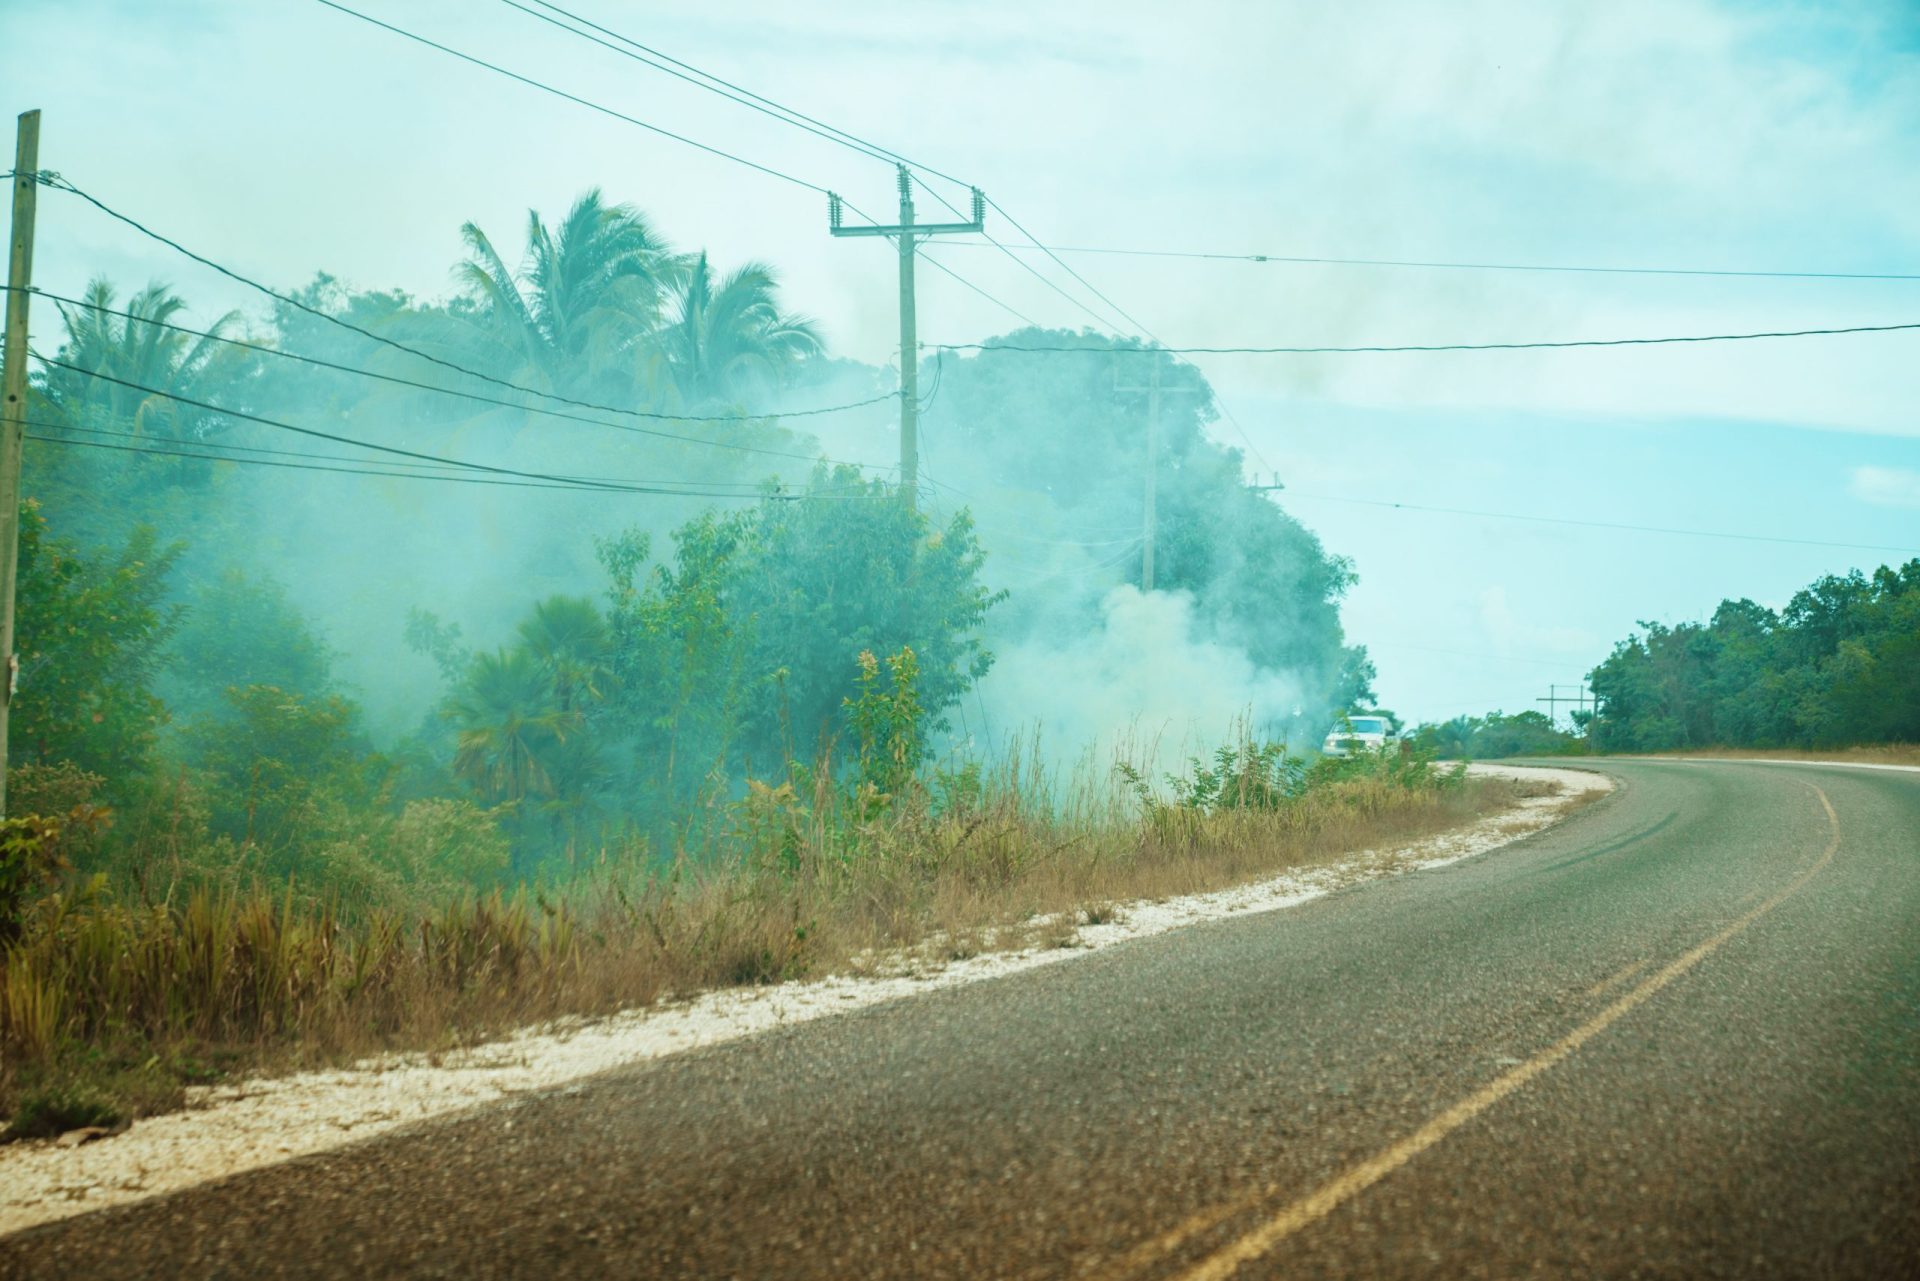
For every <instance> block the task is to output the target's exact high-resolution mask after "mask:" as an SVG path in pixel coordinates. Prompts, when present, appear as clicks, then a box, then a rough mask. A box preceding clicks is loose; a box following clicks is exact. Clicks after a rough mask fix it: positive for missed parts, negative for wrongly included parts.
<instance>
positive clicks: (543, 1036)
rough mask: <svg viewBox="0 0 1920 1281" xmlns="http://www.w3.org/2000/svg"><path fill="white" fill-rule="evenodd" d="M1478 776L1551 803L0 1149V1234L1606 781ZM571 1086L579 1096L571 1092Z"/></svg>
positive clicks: (586, 1072) (1160, 911)
mask: <svg viewBox="0 0 1920 1281" xmlns="http://www.w3.org/2000/svg"><path fill="white" fill-rule="evenodd" d="M1470 768H1471V769H1472V771H1473V772H1474V773H1476V774H1490V775H1497V776H1505V777H1513V778H1525V779H1538V780H1542V781H1552V782H1555V783H1558V784H1560V786H1561V789H1562V790H1561V792H1560V793H1559V794H1558V795H1555V796H1546V797H1539V798H1535V799H1532V800H1527V801H1523V802H1521V803H1520V804H1519V805H1518V806H1516V807H1514V808H1513V809H1510V810H1506V811H1504V812H1502V813H1499V814H1495V815H1491V816H1489V817H1487V818H1483V819H1480V820H1478V821H1476V822H1474V823H1472V824H1470V825H1468V826H1466V827H1463V828H1460V829H1458V830H1456V831H1453V832H1448V833H1445V834H1443V835H1440V836H1436V837H1432V838H1429V839H1427V840H1424V841H1420V842H1418V843H1416V844H1413V845H1409V846H1405V847H1401V848H1394V849H1379V850H1369V851H1365V852H1363V853H1360V854H1357V855H1355V856H1354V857H1353V858H1351V859H1349V860H1347V861H1345V862H1343V863H1340V864H1338V865H1336V866H1332V867H1323V868H1315V869H1310V870H1304V871H1299V872H1289V873H1285V874H1283V875H1280V876H1275V877H1273V878H1271V879H1269V880H1265V881H1260V882H1257V883H1254V884H1251V885H1244V886H1239V887H1236V888H1234V889H1229V890H1221V891H1217V892H1215V893H1210V894H1196V895H1191V896H1187V897H1182V898H1174V899H1167V900H1163V901H1160V902H1137V903H1127V904H1122V905H1120V906H1119V908H1118V910H1117V912H1116V913H1115V915H1114V917H1113V919H1111V920H1108V921H1106V922H1104V923H1102V924H1099V925H1081V926H1079V928H1078V929H1077V931H1076V933H1075V938H1074V941H1073V943H1072V944H1070V945H1068V946H1065V947H1059V946H1055V947H1045V948H1035V949H1032V950H1028V951H1024V952H995V953H987V954H983V955H980V956H975V957H971V958H968V959H965V960H960V961H953V962H950V963H947V964H945V965H943V966H938V967H931V966H929V967H924V968H922V967H919V966H916V965H905V966H902V967H900V968H901V969H903V970H904V972H902V973H898V974H894V975H890V976H888V977H857V976H842V977H835V978H827V979H819V980H814V981H807V982H796V983H786V984H781V985H778V986H774V987H764V988H751V989H734V990H728V991H720V992H710V993H706V994H703V995H701V996H698V997H695V998H692V999H689V1000H686V1001H684V1002H678V1003H674V1004H668V1005H660V1006H654V1007H650V1008H648V1009H644V1010H635V1011H632V1012H630V1013H625V1014H620V1015H616V1016H614V1017H611V1018H606V1019H600V1020H595V1021H569V1022H566V1023H561V1024H549V1025H544V1026H541V1027H535V1028H527V1029H523V1030H522V1031H520V1032H519V1033H516V1034H515V1035H513V1036H510V1037H507V1038H505V1039H503V1040H500V1041H496V1042H491V1043H489V1044H487V1045H483V1046H479V1047H476V1048H474V1049H471V1050H467V1051H463V1052H461V1053H459V1054H458V1055H443V1056H439V1057H438V1058H437V1059H435V1060H432V1061H429V1060H428V1059H427V1058H425V1057H423V1056H414V1055H408V1056H389V1057H385V1058H381V1059H377V1060H371V1061H368V1062H365V1063H360V1064H356V1065H354V1066H353V1067H350V1068H345V1069H341V1070H338V1071H329V1072H309V1073H303V1074H300V1075H297V1076H287V1077H277V1078H268V1079H257V1080H250V1081H245V1082H241V1083H238V1084H233V1085H223V1086H217V1087H212V1088H209V1089H205V1090H200V1091H196V1092H195V1096H194V1098H193V1099H192V1106H191V1107H190V1109H189V1110H187V1111H183V1112H176V1113H170V1114H168V1115H165V1116H157V1117H151V1118H148V1119H145V1120H142V1121H140V1122H138V1123H136V1124H135V1125H134V1126H133V1127H132V1128H131V1129H130V1130H128V1131H126V1132H125V1133H123V1134H120V1135H116V1136H113V1137H111V1138H106V1139H102V1140H100V1141H98V1142H90V1143H85V1144H71V1140H72V1138H73V1137H74V1136H68V1140H69V1144H70V1145H67V1146H63V1145H62V1143H61V1141H60V1140H52V1139H50V1140H34V1141H28V1142H22V1143H15V1144H12V1145H9V1146H6V1147H0V1234H4V1233H9V1232H17V1231H20V1230H21V1229H23V1228H28V1227H32V1226H33V1225H35V1224H39V1223H46V1222H50V1221H52V1220H55V1219H62V1218H67V1217H69V1216H71V1215H76V1214H82V1213H86V1212H88V1211H91V1210H97V1209H102V1208H105V1207H107V1206H112V1205H123V1204H126V1203H128V1202H131V1201H138V1200H143V1199H145V1198H147V1197H154V1196H160V1195H163V1194H165V1193H169V1192H176V1191H179V1190H180V1189H182V1188H186V1187H191V1186H193V1185H194V1184H197V1183H203V1182H206V1181H209V1180H212V1179H219V1178H224V1177H226V1176H229V1175H233V1174H238V1173H241V1172H243V1171H246V1170H252V1169H257V1168H259V1167H262V1166H267V1165H272V1164H275V1163H277V1162H281V1161H288V1160H291V1159H293V1158H295V1157H300V1156H308V1155H311V1154H313V1153H316V1152H325V1151H327V1150H329V1149H332V1148H337V1147H340V1146H343V1145H344V1144H347V1143H352V1142H356V1141H358V1140H361V1139H367V1138H371V1137H374V1136H376V1135H380V1134H384V1133H387V1132H388V1131H391V1130H394V1129H396V1128H398V1127H400V1126H403V1125H409V1124H412V1123H414V1122H418V1121H424V1120H428V1119H430V1118H434V1117H441V1116H445V1115H447V1114H449V1113H453V1112H458V1111H463V1110H465V1109H468V1108H472V1107H477V1106H480V1105H484V1104H487V1103H493V1102H497V1101H499V1100H503V1099H509V1098H511V1097H513V1096H514V1095H518V1094H524V1093H527V1092H529V1091H542V1090H553V1089H557V1088H566V1087H568V1086H569V1083H572V1082H577V1081H578V1080H579V1079H580V1078H582V1077H586V1076H590V1075H592V1074H594V1073H597V1072H603V1071H606V1070H607V1069H610V1068H617V1067H621V1066H625V1065H628V1064H634V1063H643V1062H646V1061H649V1060H652V1059H659V1058H664V1057H666V1056H667V1055H670V1054H678V1053H681V1052H682V1051H685V1050H691V1049H696V1048H699V1047H702V1046H709V1045H717V1044H720V1043H722V1042H725V1041H732V1040H737V1039H739V1038H741V1037H745V1036H751V1035H753V1034H754V1033H756V1032H760V1031H763V1030H765V1029H768V1028H772V1027H779V1026H783V1025H787V1024H794V1023H803V1022H806V1021H807V1020H809V1019H814V1018H819V1017H821V1016H824V1015H830V1014H835V1013H838V1012H840V1011H843V1010H853V1009H859V1008H861V1007H863V1006H868V1005H875V1004H878V1003H880V1002H882V1001H891V1000H895V999H897V998H900V997H904V996H911V995H914V994H916V993H921V992H931V991H936V990H939V989H941V988H948V987H955V986H958V985H960V984H963V983H974V982H979V981H981V980H983V979H992V978H998V977H1000V976H1002V975H1006V974H1012V973H1015V972H1017V971H1019V970H1024V969H1030V968H1033V967H1034V966H1039V965H1049V964H1054V963H1057V962H1064V961H1067V960H1070V959H1072V958H1074V957H1079V956H1084V955H1086V954H1087V953H1088V952H1090V951H1095V950H1098V949H1101V948H1106V947H1111V946H1113V945H1114V944H1116V943H1121V942H1125V941H1126V940H1129V939H1136V938H1143V937H1146V936H1149V935H1154V934H1162V933H1165V932H1166V931H1168V930H1174V929H1178V928H1180V927H1181V926H1184V925H1190V924H1194V923H1197V922H1201V921H1209V920H1217V919H1219V918H1221V917H1224V916H1232V915H1239V914H1244V913H1248V912H1270V911H1275V910H1278V909H1281V908H1287V907H1292V906H1294V905H1295V904H1298V903H1304V902H1306V901H1307V900H1309V899H1314V898H1318V897H1320V896H1321V895H1323V894H1326V893H1328V892H1329V891H1331V890H1334V889H1337V888H1340V887H1341V886H1344V885H1350V884H1353V883H1355V882H1357V881H1361V880H1367V879H1371V878H1374V877H1380V876H1390V875H1395V874H1398V873H1401V872H1409V871H1415V870H1418V869H1421V868H1431V867H1439V866H1442V865H1445V864H1447V863H1453V862H1458V861H1459V860H1461V859H1464V858H1469V857H1471V856H1473V855H1476V854H1484V853H1486V852H1488V851H1490V850H1493V849H1497V848H1499V847H1500V846H1502V845H1506V844H1508V843H1510V842H1512V841H1515V840H1518V839H1520V838H1521V837H1524V836H1528V835H1531V834H1533V833H1534V832H1537V831H1539V830H1540V829H1541V828H1544V827H1547V826H1549V825H1551V824H1552V823H1554V822H1556V821H1557V820H1558V819H1559V818H1560V817H1561V816H1562V815H1563V814H1564V813H1565V812H1566V811H1567V809H1568V808H1570V807H1571V805H1572V804H1573V803H1574V802H1575V801H1576V800H1578V799H1581V798H1582V797H1583V796H1584V795H1585V794H1586V793H1590V792H1596V791H1608V790H1611V788H1612V787H1613V783H1612V780H1610V779H1608V778H1607V777H1606V776H1604V775H1602V774H1598V773H1594V772H1591V771H1588V770H1577V769H1545V768H1536V767H1529V766H1499V765H1474V766H1472V767H1470ZM572 1088H576V1089H577V1088H584V1087H581V1086H578V1085H574V1086H573V1087H572Z"/></svg>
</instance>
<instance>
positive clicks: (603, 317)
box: [454, 188, 680, 391]
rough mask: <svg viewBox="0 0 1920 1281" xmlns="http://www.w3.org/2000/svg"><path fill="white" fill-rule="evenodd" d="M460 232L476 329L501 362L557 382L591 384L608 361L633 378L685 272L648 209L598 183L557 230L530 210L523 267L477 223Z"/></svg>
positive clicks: (462, 279) (560, 385) (461, 278)
mask: <svg viewBox="0 0 1920 1281" xmlns="http://www.w3.org/2000/svg"><path fill="white" fill-rule="evenodd" d="M460 236H461V239H462V240H464V241H465V242H466V246H467V253H468V258H467V260H466V261H465V262H463V263H461V264H460V265H459V266H458V267H456V268H455V269H454V275H455V279H456V280H457V281H458V282H459V284H460V285H461V286H462V287H463V288H464V289H465V290H466V291H467V292H468V293H469V294H470V295H471V296H472V297H473V298H474V300H475V301H476V302H477V303H479V304H480V311H479V315H478V317H477V319H476V322H475V323H476V326H477V329H478V332H477V333H476V334H474V335H473V338H474V339H475V345H476V346H478V347H479V348H480V349H481V350H480V354H481V355H483V356H484V357H486V358H488V359H489V361H490V363H491V364H492V365H493V367H494V368H496V369H502V370H505V371H507V372H508V374H509V375H510V376H513V377H516V378H517V379H531V380H532V381H534V382H535V383H536V384H538V385H543V386H544V387H546V388H548V389H552V390H573V391H582V390H585V389H586V388H588V387H590V386H592V385H593V384H594V383H595V382H598V381H601V379H602V376H603V375H605V374H606V373H607V372H608V371H609V370H613V371H617V372H620V373H623V374H625V376H626V377H625V381H627V382H628V383H629V384H630V383H631V382H632V381H633V372H634V370H635V368H636V367H637V365H639V364H640V363H642V362H644V359H645V352H644V351H643V350H642V348H643V346H644V343H645V340H646V339H647V337H648V336H649V335H651V334H652V332H653V331H654V329H655V328H656V326H657V325H658V323H659V318H660V311H661V302H662V299H663V298H664V297H665V295H666V292H667V290H668V289H669V288H670V287H671V286H672V284H673V283H674V281H675V280H676V279H677V278H678V276H679V274H680V263H679V260H678V259H676V258H675V257H674V256H673V255H672V254H671V253H670V252H669V251H668V249H667V244H666V241H665V240H664V239H662V238H661V236H660V235H659V234H658V233H657V232H656V231H655V230H654V229H653V226H652V224H651V223H649V222H648V221H647V218H646V216H645V215H644V214H642V213H640V211H639V210H637V209H635V208H633V207H632V206H631V205H608V204H607V203H605V201H604V199H603V198H602V196H601V194H600V190H599V189H598V188H595V189H593V190H592V191H589V192H587V193H586V194H585V195H583V196H581V197H580V199H578V200H577V201H575V202H574V205H573V208H572V209H571V210H569V211H568V213H567V216H566V218H565V219H564V220H563V221H562V222H561V223H560V226H559V228H558V229H557V230H549V229H548V227H547V225H546V224H545V223H544V222H542V221H541V218H540V214H539V212H538V211H537V210H529V211H528V212H527V248H526V259H525V264H524V266H523V267H522V268H521V269H520V271H518V272H515V271H513V270H512V269H510V268H509V267H508V266H507V264H506V261H505V260H504V259H503V258H502V257H501V256H500V253H499V251H498V250H496V249H495V248H494V246H493V242H492V241H491V240H489V239H488V238H487V234H486V233H485V232H484V231H482V230H481V229H480V228H479V227H478V226H477V225H476V224H474V223H471V222H469V223H467V224H466V225H465V226H463V227H461V229H460Z"/></svg>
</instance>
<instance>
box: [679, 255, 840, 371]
mask: <svg viewBox="0 0 1920 1281" xmlns="http://www.w3.org/2000/svg"><path fill="white" fill-rule="evenodd" d="M777 290H778V284H777V279H776V277H775V275H774V271H773V268H771V267H769V266H767V265H766V264H764V263H758V262H750V263H746V264H744V265H742V266H740V267H738V268H736V269H735V270H733V271H732V272H730V273H728V274H727V276H726V277H725V278H724V279H722V280H720V281H719V282H718V283H717V284H716V283H715V280H714V273H713V269H712V267H710V266H708V264H707V254H706V251H705V250H702V251H701V252H700V254H699V256H698V257H696V258H695V259H694V260H693V262H692V264H691V265H690V266H689V267H688V268H687V270H686V271H685V273H684V275H683V277H682V280H681V283H680V288H679V290H678V295H677V297H676V298H675V306H674V312H673V316H672V320H671V323H670V324H669V325H668V326H667V328H666V329H665V331H664V333H663V334H662V336H661V338H662V343H663V345H664V346H665V348H666V352H667V357H668V359H669V361H670V362H671V364H670V368H671V369H672V371H673V381H674V385H675V386H676V387H677V388H678V389H679V393H680V398H681V400H682V401H683V402H685V403H687V404H691V405H703V404H711V403H716V402H728V401H740V400H744V399H746V398H747V396H748V395H750V394H751V393H754V392H762V391H765V390H767V389H769V388H771V387H773V386H776V385H778V384H779V382H780V381H781V380H782V378H783V377H784V376H785V374H786V372H787V371H788V370H789V369H790V368H791V367H792V366H794V365H796V364H798V363H800V362H801V361H803V360H806V359H807V358H809V357H811V356H816V355H819V354H820V351H821V342H820V335H819V332H818V330H817V329H816V328H815V326H814V324H813V322H812V321H810V320H808V319H806V318H805V317H802V316H794V315H790V314H787V313H784V312H782V311H781V310H780V307H779V303H778V300H777V298H776V293H777Z"/></svg>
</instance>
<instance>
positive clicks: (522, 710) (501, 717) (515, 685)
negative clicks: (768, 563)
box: [447, 646, 581, 803]
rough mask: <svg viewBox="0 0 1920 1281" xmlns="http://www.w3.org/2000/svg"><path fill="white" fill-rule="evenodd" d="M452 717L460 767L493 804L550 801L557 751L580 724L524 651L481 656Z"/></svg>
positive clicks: (454, 702)
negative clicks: (533, 798)
mask: <svg viewBox="0 0 1920 1281" xmlns="http://www.w3.org/2000/svg"><path fill="white" fill-rule="evenodd" d="M447 716H448V718H449V719H450V720H451V721H452V722H453V724H454V727H455V731H456V734H457V745H456V748H455V752H454V758H453V767H454V770H455V771H456V772H457V773H458V774H460V776H461V777H463V778H465V779H466V780H467V781H468V782H470V783H471V784H473V785H474V787H476V788H477V789H478V790H479V791H480V792H481V794H482V795H483V796H485V797H486V798H487V800H488V802H489V803H499V802H503V801H505V802H515V803H518V802H523V801H525V800H526V799H527V798H528V797H540V796H551V795H552V794H553V786H554V784H553V777H552V774H551V771H550V766H551V762H552V757H553V752H554V750H555V749H556V748H557V747H558V746H559V745H560V744H561V743H562V742H563V741H564V740H565V739H566V737H567V736H568V734H570V733H572V732H573V731H574V730H575V729H576V728H577V727H578V726H579V724H580V719H581V718H580V713H579V712H577V711H571V710H569V709H567V708H565V707H563V706H561V703H560V700H559V698H558V696H557V695H556V693H555V691H554V685H553V678H552V676H551V675H550V674H549V673H548V672H547V671H545V670H544V669H543V668H542V667H541V665H540V662H539V660H538V659H536V658H535V657H534V656H533V654H532V653H531V652H530V651H528V650H527V649H526V648H524V647H519V646H516V647H514V648H512V649H501V650H496V651H494V652H493V653H490V654H488V653H482V654H476V655H475V656H474V658H473V663H472V666H471V667H469V669H468V671H467V675H466V679H465V681H464V682H462V684H461V685H460V687H459V688H458V689H457V690H455V691H454V694H453V697H452V699H451V700H450V701H449V703H448V706H447Z"/></svg>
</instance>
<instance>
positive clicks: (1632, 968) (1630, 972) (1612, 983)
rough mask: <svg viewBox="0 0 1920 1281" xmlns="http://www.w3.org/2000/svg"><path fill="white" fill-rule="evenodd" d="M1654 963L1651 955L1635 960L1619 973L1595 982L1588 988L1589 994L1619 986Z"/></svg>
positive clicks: (1595, 994) (1597, 993)
mask: <svg viewBox="0 0 1920 1281" xmlns="http://www.w3.org/2000/svg"><path fill="white" fill-rule="evenodd" d="M1652 964H1653V958H1651V957H1648V958H1647V959H1646V960H1644V961H1635V962H1634V963H1633V964H1632V965H1629V966H1627V967H1626V968H1625V969H1623V970H1621V971H1620V972H1619V973H1618V974H1614V975H1611V976H1609V977H1607V978H1604V979H1601V980H1600V981H1599V982H1598V983H1595V984H1594V985H1593V986H1592V987H1590V988H1588V989H1587V995H1588V996H1599V995H1600V994H1601V993H1602V992H1606V991H1610V990H1612V989H1613V988H1616V987H1619V986H1620V985H1621V984H1622V983H1625V982H1626V981H1627V980H1628V979H1630V978H1632V977H1633V976H1634V975H1636V974H1638V973H1639V972H1640V971H1641V970H1644V969H1646V968H1647V967H1648V966H1649V965H1652Z"/></svg>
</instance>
